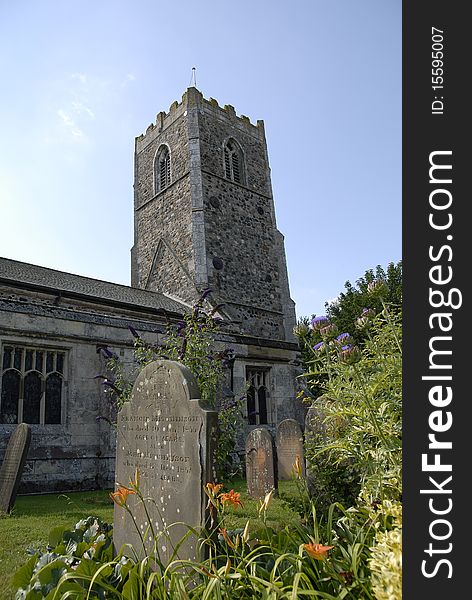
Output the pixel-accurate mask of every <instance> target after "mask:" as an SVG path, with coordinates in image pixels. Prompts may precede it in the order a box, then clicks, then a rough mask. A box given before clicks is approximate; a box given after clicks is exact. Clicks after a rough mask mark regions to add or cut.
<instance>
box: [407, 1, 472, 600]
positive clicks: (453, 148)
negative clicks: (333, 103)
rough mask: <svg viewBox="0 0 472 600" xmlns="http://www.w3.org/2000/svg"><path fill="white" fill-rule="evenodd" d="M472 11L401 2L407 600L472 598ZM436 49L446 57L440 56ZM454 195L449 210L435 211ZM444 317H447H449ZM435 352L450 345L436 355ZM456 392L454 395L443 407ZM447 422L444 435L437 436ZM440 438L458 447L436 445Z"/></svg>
mask: <svg viewBox="0 0 472 600" xmlns="http://www.w3.org/2000/svg"><path fill="white" fill-rule="evenodd" d="M469 8H470V5H469V4H468V3H465V2H438V1H437V0H428V1H415V2H411V1H410V2H406V1H405V2H403V267H404V270H403V275H404V297H403V301H404V333H405V335H404V355H403V356H404V362H403V375H404V390H403V391H404V418H403V433H404V438H403V440H404V496H403V502H404V519H403V524H404V529H403V582H404V584H403V585H404V593H403V597H404V598H406V599H408V600H409V599H416V598H428V600H435V599H439V598H441V599H443V598H468V597H470V595H471V592H470V581H469V571H470V569H467V568H466V564H467V562H468V561H469V559H468V556H469V554H470V553H469V552H468V550H467V549H468V547H470V533H469V531H470V527H469V525H468V520H469V512H470V491H467V489H466V487H468V486H467V483H468V480H469V479H470V468H469V467H468V466H464V465H463V464H462V462H461V461H462V460H464V459H469V460H470V456H471V451H470V443H469V441H468V439H469V438H470V434H469V433H468V431H466V429H467V430H468V429H469V427H470V422H471V410H470V405H471V400H470V385H469V382H468V381H467V379H468V378H467V377H466V374H467V373H468V371H470V365H469V362H470V361H469V360H468V354H469V353H468V352H467V347H466V345H465V344H466V339H467V342H469V339H468V338H470V334H469V332H470V319H469V318H468V313H469V314H470V310H469V308H468V305H469V304H470V302H469V300H468V297H467V296H466V294H465V290H466V285H467V279H468V272H469V271H470V268H469V266H468V264H467V263H468V262H469V256H470V254H471V253H470V249H469V245H468V242H469V238H470V233H469V223H470V220H469V217H468V215H467V214H466V212H467V209H468V205H469V204H470V190H469V189H468V188H469V186H468V185H467V183H468V182H467V183H466V180H467V179H468V174H469V171H470V166H469V164H468V163H469V162H470V156H471V152H470V148H469V147H468V146H469V144H470V142H469V140H468V139H467V138H470V134H471V129H472V128H471V120H470V116H469V110H470V109H469V105H470V101H469V99H468V93H467V91H466V90H468V88H469V87H470V85H469V83H468V80H469V78H470V66H469V61H470V57H471V51H470V44H469V40H470V37H471V35H470V31H468V28H470V27H469V25H468V22H469V21H468V17H467V15H466V12H468V10H469ZM433 28H435V30H434V31H433ZM433 36H436V37H434V38H433ZM433 44H436V46H433ZM441 46H442V47H441ZM438 52H439V53H441V52H442V54H443V55H442V56H441V55H440V54H439V55H438V54H436V56H433V53H438ZM434 60H437V61H440V62H436V63H433V61H434ZM441 63H442V64H441ZM438 69H442V72H441V71H440V70H438ZM441 78H442V81H441ZM433 86H436V89H434V88H433ZM440 86H443V87H440ZM434 153H436V154H434ZM432 163H436V164H440V165H442V166H443V167H444V166H451V167H452V168H451V169H444V168H442V169H441V168H440V169H436V171H434V170H433V171H432V173H431V175H432V177H430V168H431V164H432ZM435 174H436V177H435ZM449 177H450V178H451V179H452V181H451V182H449V183H447V182H446V180H448V179H449ZM438 179H441V181H442V183H439V182H438V181H437V180H438ZM435 180H436V181H435ZM439 190H445V191H439ZM449 198H451V199H452V201H451V205H450V206H449V207H447V208H437V206H438V205H439V204H440V203H441V202H443V203H444V206H446V205H447V201H448V199H449ZM435 206H436V207H435ZM448 223H449V226H447V227H446V224H448ZM438 267H439V268H438ZM449 277H450V279H449ZM446 280H447V281H446ZM438 281H440V283H438ZM441 294H442V296H441ZM441 298H444V301H441ZM433 304H436V306H433ZM447 304H449V305H450V306H447ZM435 314H436V315H437V314H443V315H445V316H444V317H443V319H442V321H440V318H439V317H434V315H435ZM466 318H467V321H466ZM440 322H441V323H442V327H443V328H444V329H447V328H449V330H448V331H443V330H442V329H441V326H440V325H439V323H440ZM433 349H440V350H443V351H445V352H446V353H445V354H441V355H439V354H436V355H434V352H433ZM432 352H433V354H432ZM449 367H451V368H449ZM440 377H442V378H443V379H439V378H440ZM444 378H445V379H444ZM448 378H451V379H448ZM433 388H435V389H436V396H435V395H434V392H432V390H433ZM447 388H450V391H451V393H452V400H451V401H450V402H449V403H448V404H447V405H446V404H444V405H443V406H442V407H438V406H435V405H434V402H433V401H434V400H435V398H436V399H437V398H438V393H441V397H443V396H444V397H446V395H447V393H448V390H447ZM432 400H433V401H432ZM450 419H452V421H450ZM441 423H442V425H443V426H444V431H442V432H438V431H437V429H438V427H439V426H440V425H441ZM451 423H452V424H451ZM435 429H436V430H435ZM432 434H434V435H435V438H433V440H434V439H436V440H438V441H441V442H444V443H445V444H447V443H452V448H446V447H445V446H444V447H442V448H439V449H438V448H434V447H430V445H431V444H433V441H432V438H431V437H430V436H431V435H432ZM423 460H424V463H425V464H423V463H422V461H423ZM436 460H437V461H439V462H440V465H441V466H440V468H441V469H443V468H445V469H449V468H450V469H451V470H450V471H449V470H444V471H442V470H436V471H435V470H433V469H434V467H430V466H429V465H431V464H432V463H434V462H435V461H436ZM438 464H439V463H438ZM449 477H452V479H451V480H449ZM434 511H436V513H435V512H434ZM440 513H442V514H440ZM439 538H443V539H439Z"/></svg>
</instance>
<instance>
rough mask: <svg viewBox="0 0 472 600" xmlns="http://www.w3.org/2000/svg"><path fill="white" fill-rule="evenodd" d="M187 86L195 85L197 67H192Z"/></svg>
mask: <svg viewBox="0 0 472 600" xmlns="http://www.w3.org/2000/svg"><path fill="white" fill-rule="evenodd" d="M189 87H197V67H192V76H191V77H190V85H189Z"/></svg>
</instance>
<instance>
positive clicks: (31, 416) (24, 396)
mask: <svg viewBox="0 0 472 600" xmlns="http://www.w3.org/2000/svg"><path fill="white" fill-rule="evenodd" d="M65 358H66V353H65V352H63V351H60V350H45V349H42V348H32V347H31V348H30V347H27V346H17V345H5V346H4V347H3V350H2V362H1V365H2V370H1V394H0V423H22V422H23V423H31V424H33V423H40V424H43V425H44V424H53V423H60V422H61V415H62V396H63V387H64V368H65Z"/></svg>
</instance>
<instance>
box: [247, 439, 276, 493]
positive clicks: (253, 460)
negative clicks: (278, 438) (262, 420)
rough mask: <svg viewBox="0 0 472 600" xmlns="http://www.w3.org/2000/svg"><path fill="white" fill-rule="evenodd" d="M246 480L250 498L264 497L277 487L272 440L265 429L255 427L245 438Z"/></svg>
mask: <svg viewBox="0 0 472 600" xmlns="http://www.w3.org/2000/svg"><path fill="white" fill-rule="evenodd" d="M246 481H247V491H248V494H249V496H251V498H264V496H265V495H266V494H267V493H268V492H270V490H273V489H277V474H276V469H275V464H274V442H273V439H272V435H271V434H270V432H269V431H268V430H267V429H264V428H262V427H257V428H256V429H253V430H252V431H251V432H250V433H249V435H248V436H247V438H246Z"/></svg>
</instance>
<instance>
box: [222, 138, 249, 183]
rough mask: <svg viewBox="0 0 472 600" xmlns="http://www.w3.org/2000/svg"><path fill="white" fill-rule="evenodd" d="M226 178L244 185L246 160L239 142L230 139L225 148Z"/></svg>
mask: <svg viewBox="0 0 472 600" xmlns="http://www.w3.org/2000/svg"><path fill="white" fill-rule="evenodd" d="M224 158H225V177H226V179H229V180H230V181H235V182H236V183H244V160H243V153H242V150H241V147H240V146H239V144H238V142H237V141H236V140H234V139H233V138H230V139H229V140H228V141H227V142H226V144H225V146H224Z"/></svg>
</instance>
